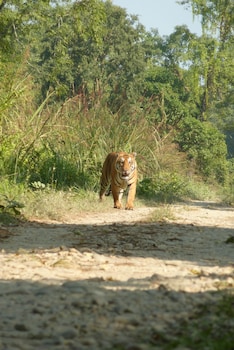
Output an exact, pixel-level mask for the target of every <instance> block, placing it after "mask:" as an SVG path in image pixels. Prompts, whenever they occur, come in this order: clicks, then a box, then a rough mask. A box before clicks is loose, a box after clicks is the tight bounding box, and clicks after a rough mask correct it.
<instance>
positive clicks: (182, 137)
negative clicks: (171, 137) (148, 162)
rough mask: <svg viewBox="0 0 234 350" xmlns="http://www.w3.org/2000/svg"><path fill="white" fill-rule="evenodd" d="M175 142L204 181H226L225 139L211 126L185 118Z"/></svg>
mask: <svg viewBox="0 0 234 350" xmlns="http://www.w3.org/2000/svg"><path fill="white" fill-rule="evenodd" d="M176 141H177V142H178V144H179V146H180V149H181V150H182V151H183V152H186V153H187V155H188V158H189V159H190V160H194V161H195V164H196V167H197V169H198V170H199V171H200V172H201V174H202V175H203V176H204V177H205V178H206V179H207V178H213V179H215V180H217V181H218V182H220V183H222V184H224V183H225V182H226V181H227V177H228V163H227V160H226V156H227V146H226V143H225V138H224V135H223V134H221V132H219V131H218V130H217V129H216V128H215V127H214V126H213V125H212V124H210V123H208V122H200V121H199V120H197V119H194V118H186V119H184V120H183V121H182V122H181V124H180V129H179V131H178V133H177V136H176Z"/></svg>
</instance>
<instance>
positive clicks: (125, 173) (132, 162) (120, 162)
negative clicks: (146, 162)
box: [115, 152, 137, 181]
mask: <svg viewBox="0 0 234 350" xmlns="http://www.w3.org/2000/svg"><path fill="white" fill-rule="evenodd" d="M136 167H137V165H136V153H135V152H133V153H124V152H120V153H118V156H117V159H116V163H115V169H116V171H117V172H118V174H119V177H120V178H121V179H122V180H126V181H127V180H128V179H129V177H130V176H131V174H132V173H133V172H134V170H135V169H136Z"/></svg>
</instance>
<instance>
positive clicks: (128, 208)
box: [125, 204, 133, 210]
mask: <svg viewBox="0 0 234 350" xmlns="http://www.w3.org/2000/svg"><path fill="white" fill-rule="evenodd" d="M125 210H133V205H132V204H126V207H125Z"/></svg>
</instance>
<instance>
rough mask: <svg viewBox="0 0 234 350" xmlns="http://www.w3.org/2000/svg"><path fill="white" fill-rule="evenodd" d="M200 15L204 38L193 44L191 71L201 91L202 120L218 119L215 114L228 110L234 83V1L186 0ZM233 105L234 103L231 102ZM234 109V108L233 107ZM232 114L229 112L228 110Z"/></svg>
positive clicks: (194, 11) (184, 1) (186, 3)
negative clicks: (224, 109)
mask: <svg viewBox="0 0 234 350" xmlns="http://www.w3.org/2000/svg"><path fill="white" fill-rule="evenodd" d="M180 3H181V4H184V5H188V6H191V8H192V11H193V13H194V15H200V16H201V20H202V29H203V35H202V36H201V38H198V39H197V40H195V41H192V42H191V70H192V71H193V72H194V76H196V77H197V80H198V85H199V86H200V90H201V92H202V93H201V95H200V96H201V97H200V103H199V104H200V107H199V108H200V119H201V120H206V119H207V118H213V119H214V111H215V110H216V111H217V113H215V114H216V116H217V114H218V113H219V112H218V110H220V107H221V108H222V109H223V108H224V106H225V105H226V107H228V105H229V103H230V96H231V95H232V87H233V82H234V69H233V68H234V67H233V50H234V44H233V28H234V26H233V24H234V16H233V11H234V3H233V1H232V0H206V1H200V0H183V1H180ZM231 103H232V105H233V101H232V102H231ZM232 110H233V108H232ZM227 113H228V109H227Z"/></svg>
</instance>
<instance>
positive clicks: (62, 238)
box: [0, 202, 234, 350]
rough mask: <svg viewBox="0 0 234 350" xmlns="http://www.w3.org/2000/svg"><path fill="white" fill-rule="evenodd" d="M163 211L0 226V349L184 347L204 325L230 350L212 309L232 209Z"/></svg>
mask: <svg viewBox="0 0 234 350" xmlns="http://www.w3.org/2000/svg"><path fill="white" fill-rule="evenodd" d="M169 209H170V211H171V213H172V214H173V215H172V216H173V219H165V220H164V221H162V222H156V223H155V222H147V220H146V219H147V217H148V216H149V215H150V214H151V213H152V212H153V211H154V210H155V208H147V207H144V208H136V209H135V210H134V211H125V210H115V209H110V212H108V213H104V214H102V215H100V214H88V213H87V214H85V215H84V214H82V215H77V217H67V218H65V220H64V222H62V223H60V222H44V223H43V222H33V223H25V224H22V225H19V226H17V227H11V228H9V227H8V228H6V227H2V228H1V229H0V247H1V253H0V264H1V271H0V279H1V281H0V303H1V304H0V307H1V321H0V339H1V340H0V349H4V350H7V349H9V350H13V349H23V350H27V349H33V350H35V349H49V350H50V349H61V350H62V349H63V350H66V349H116V350H121V349H128V350H134V349H135V350H144V349H193V348H194V347H193V346H194V344H196V340H197V337H198V335H199V334H200V333H199V331H198V330H199V329H200V330H201V331H202V327H203V326H204V325H205V327H206V328H208V329H209V332H210V334H211V335H212V337H214V338H215V339H216V338H217V339H216V341H217V342H219V341H223V338H225V337H223V335H225V334H226V335H227V336H226V339H228V341H229V342H230V350H231V346H232V345H231V344H233V341H234V339H233V335H232V332H231V333H230V334H229V332H230V329H234V322H233V318H227V316H226V315H223V316H222V315H220V309H219V308H220V303H222V302H223V300H224V299H223V298H224V296H226V294H227V293H228V295H229V294H230V293H231V292H232V290H233V286H234V276H233V267H234V244H233V237H234V209H233V208H230V207H223V206H220V205H218V204H216V203H205V202H192V203H188V204H183V205H172V206H170V208H169ZM204 310H206V312H204ZM199 327H200V328H199ZM217 327H219V329H221V333H220V331H219V332H218V333H217ZM194 329H195V330H196V332H195V331H194V332H193V331H192V330H194ZM188 333H189V335H188ZM220 334H222V336H220ZM186 339H187V340H186ZM221 345H222V344H221ZM224 346H225V348H223V349H225V350H229V343H225V344H224ZM195 348H197V347H195ZM200 349H202V347H200ZM208 349H209V347H208ZM220 349H222V347H221V348H220Z"/></svg>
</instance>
